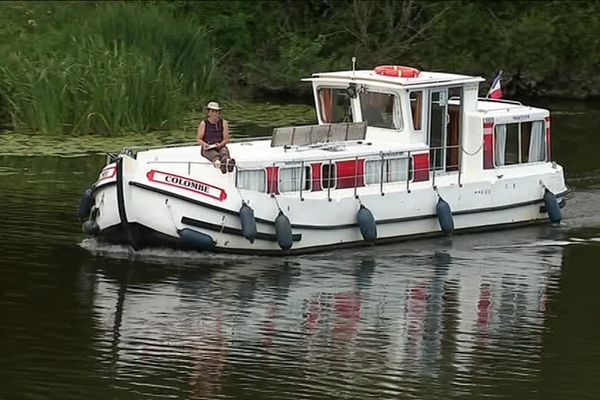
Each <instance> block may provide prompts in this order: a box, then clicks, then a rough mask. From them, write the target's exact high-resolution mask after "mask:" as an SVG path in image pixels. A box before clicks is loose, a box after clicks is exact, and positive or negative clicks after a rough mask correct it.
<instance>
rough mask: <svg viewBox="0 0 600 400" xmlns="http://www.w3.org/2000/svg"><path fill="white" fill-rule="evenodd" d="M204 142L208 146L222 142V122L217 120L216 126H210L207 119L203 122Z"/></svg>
mask: <svg viewBox="0 0 600 400" xmlns="http://www.w3.org/2000/svg"><path fill="white" fill-rule="evenodd" d="M204 141H205V142H206V143H208V144H215V143H220V142H221V141H223V120H222V119H221V118H219V119H218V120H217V123H216V124H211V123H210V122H209V121H208V119H205V120H204Z"/></svg>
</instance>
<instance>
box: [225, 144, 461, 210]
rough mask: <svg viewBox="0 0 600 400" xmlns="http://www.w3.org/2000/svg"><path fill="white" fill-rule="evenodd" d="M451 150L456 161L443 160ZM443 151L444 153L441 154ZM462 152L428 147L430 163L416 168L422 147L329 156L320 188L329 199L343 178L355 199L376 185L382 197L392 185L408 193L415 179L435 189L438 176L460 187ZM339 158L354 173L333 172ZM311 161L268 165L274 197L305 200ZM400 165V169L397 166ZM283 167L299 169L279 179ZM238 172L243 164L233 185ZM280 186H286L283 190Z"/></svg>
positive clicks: (308, 190) (268, 188)
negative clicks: (272, 173) (273, 177)
mask: <svg viewBox="0 0 600 400" xmlns="http://www.w3.org/2000/svg"><path fill="white" fill-rule="evenodd" d="M450 150H456V151H457V152H458V157H457V161H456V162H455V163H448V162H446V158H447V157H448V151H450ZM440 151H441V152H442V155H443V159H442V162H440V163H438V157H439V156H438V153H440ZM444 152H445V153H446V154H444ZM462 152H463V151H462V146H460V145H455V146H440V147H432V148H430V149H429V157H430V162H428V165H427V166H426V167H420V168H419V167H415V163H414V155H415V154H421V155H422V154H423V150H419V151H418V152H416V151H414V150H406V151H389V152H379V153H373V154H370V155H361V156H360V158H359V156H355V157H348V156H347V155H345V156H344V155H340V156H338V157H329V158H327V159H325V160H320V161H319V162H320V163H321V168H322V170H321V177H320V182H319V183H320V184H319V186H320V189H319V191H326V192H327V200H328V201H332V191H334V190H337V189H339V188H338V187H337V182H339V181H340V180H344V181H345V182H346V185H344V188H346V189H348V188H350V189H353V190H354V197H355V198H359V195H360V193H359V192H360V191H363V190H364V189H365V188H367V187H368V188H372V187H373V185H378V186H379V190H378V192H379V194H380V195H381V196H384V195H385V194H386V192H387V189H389V188H390V185H392V184H394V185H395V188H397V187H398V184H404V185H406V188H405V190H406V192H408V193H410V192H411V190H412V188H413V187H414V185H415V184H416V183H417V182H431V185H432V186H433V187H434V188H437V184H438V183H439V179H440V178H441V177H445V176H455V177H456V183H457V184H458V185H459V186H462V171H461V168H460V164H461V159H462ZM360 160H365V163H364V164H363V166H362V168H360V169H361V170H362V171H363V172H362V173H360V171H359V161H360ZM403 160H405V161H403ZM339 161H354V173H351V174H350V175H346V176H343V177H338V176H337V174H336V172H335V171H336V170H335V168H336V167H335V165H336V164H335V163H336V162H339ZM370 162H378V164H379V165H378V167H377V168H376V169H375V170H371V171H367V163H370ZM393 162H395V164H393ZM314 163H315V161H314V160H311V161H305V160H299V161H280V162H273V163H271V164H270V165H269V166H270V167H273V168H279V174H278V178H277V187H276V188H273V187H270V185H272V183H269V182H268V179H267V182H266V183H267V184H266V187H265V188H266V190H267V191H268V192H272V193H271V195H272V196H275V195H276V193H282V194H285V195H290V194H293V193H297V194H298V196H299V198H300V200H304V199H305V195H306V192H311V191H313V190H314V189H315V188H313V186H312V185H313V183H314V182H315V180H314V178H313V176H312V171H311V172H309V173H308V174H307V169H308V170H309V171H310V167H311V164H314ZM401 165H402V166H401ZM325 166H327V168H326V170H327V174H326V175H327V176H326V177H324V175H325V174H324V173H323V167H325ZM399 166H401V167H400V168H403V169H397V168H398V167H399ZM283 168H297V171H298V172H297V173H295V174H292V175H293V176H292V177H291V178H289V179H286V178H282V177H281V170H282V169H283ZM249 170H255V168H250V169H249ZM240 172H244V168H243V166H236V185H238V183H239V182H240V180H239V176H238V174H239V173H240ZM423 175H426V176H427V179H416V180H415V177H416V176H419V177H422V176H423ZM352 181H353V184H352V185H348V182H352ZM238 187H239V185H238ZM283 188H285V190H284V189H283Z"/></svg>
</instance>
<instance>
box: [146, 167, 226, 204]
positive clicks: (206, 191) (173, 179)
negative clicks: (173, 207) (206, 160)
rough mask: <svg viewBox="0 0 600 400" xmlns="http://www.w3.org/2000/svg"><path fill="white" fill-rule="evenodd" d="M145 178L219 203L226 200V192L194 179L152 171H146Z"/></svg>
mask: <svg viewBox="0 0 600 400" xmlns="http://www.w3.org/2000/svg"><path fill="white" fill-rule="evenodd" d="M146 177H147V178H148V180H149V181H151V182H156V183H161V184H163V185H169V186H172V187H176V188H179V189H185V190H188V191H190V192H193V193H197V194H201V195H204V196H208V197H211V198H213V199H216V200H219V201H223V200H225V199H226V198H227V192H225V190H223V189H221V188H218V187H216V186H212V185H209V184H208V183H204V182H200V181H197V180H195V179H190V178H186V177H183V176H179V175H174V174H171V173H168V172H162V171H157V170H154V169H153V170H150V171H148V173H147V174H146Z"/></svg>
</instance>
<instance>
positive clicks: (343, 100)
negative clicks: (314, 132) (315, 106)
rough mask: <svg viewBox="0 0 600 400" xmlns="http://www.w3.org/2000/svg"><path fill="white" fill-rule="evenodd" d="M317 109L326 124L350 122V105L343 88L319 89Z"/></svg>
mask: <svg viewBox="0 0 600 400" xmlns="http://www.w3.org/2000/svg"><path fill="white" fill-rule="evenodd" d="M318 93H319V111H320V115H321V120H322V121H323V122H324V123H326V124H335V123H339V122H352V121H353V120H352V105H351V103H350V97H349V96H348V94H347V93H346V90H345V89H336V88H321V89H319V92H318Z"/></svg>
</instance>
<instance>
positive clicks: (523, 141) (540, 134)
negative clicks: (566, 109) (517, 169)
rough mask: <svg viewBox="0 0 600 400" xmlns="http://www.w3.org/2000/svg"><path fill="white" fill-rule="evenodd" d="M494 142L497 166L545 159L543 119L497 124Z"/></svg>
mask: <svg viewBox="0 0 600 400" xmlns="http://www.w3.org/2000/svg"><path fill="white" fill-rule="evenodd" d="M494 143H495V149H494V156H495V163H496V166H497V167H501V166H503V165H513V164H522V163H531V162H539V161H545V160H546V135H545V134H544V121H533V122H531V121H529V122H520V123H512V124H498V125H496V128H495V132H494Z"/></svg>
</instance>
